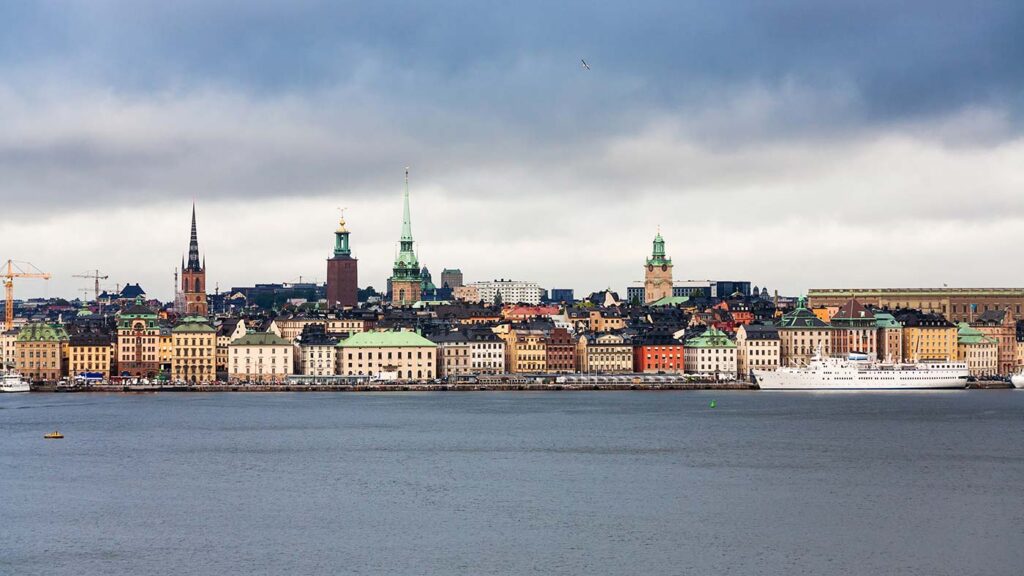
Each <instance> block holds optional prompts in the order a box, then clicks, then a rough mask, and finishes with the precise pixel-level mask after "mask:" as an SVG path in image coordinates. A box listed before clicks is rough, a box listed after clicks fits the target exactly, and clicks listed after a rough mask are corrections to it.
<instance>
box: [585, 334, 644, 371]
mask: <svg viewBox="0 0 1024 576" xmlns="http://www.w3.org/2000/svg"><path fill="white" fill-rule="evenodd" d="M576 362H577V366H576V369H577V371H578V372H582V373H588V374H624V373H627V372H632V371H633V346H632V345H631V344H630V343H628V342H626V341H625V339H624V338H623V337H622V336H619V335H618V334H584V335H582V336H580V337H579V339H578V340H577V341H576Z"/></svg>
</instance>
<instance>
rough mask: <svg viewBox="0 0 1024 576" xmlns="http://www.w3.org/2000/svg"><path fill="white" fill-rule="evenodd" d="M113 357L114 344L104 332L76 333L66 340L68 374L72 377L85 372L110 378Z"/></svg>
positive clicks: (106, 378) (105, 378)
mask: <svg viewBox="0 0 1024 576" xmlns="http://www.w3.org/2000/svg"><path fill="white" fill-rule="evenodd" d="M113 359H114V345H113V341H112V340H111V338H110V336H107V335H104V334H92V333H86V334H76V335H74V336H72V337H71V338H70V340H69V341H68V376H70V377H72V378H74V377H75V376H79V375H82V374H86V373H91V374H99V375H101V377H102V378H103V379H104V380H108V379H109V378H110V368H111V364H112V361H113Z"/></svg>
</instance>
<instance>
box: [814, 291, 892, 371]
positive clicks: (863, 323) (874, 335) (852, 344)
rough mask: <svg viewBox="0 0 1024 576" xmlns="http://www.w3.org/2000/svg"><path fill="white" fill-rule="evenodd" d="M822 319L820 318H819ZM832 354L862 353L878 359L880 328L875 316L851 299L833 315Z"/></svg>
mask: <svg viewBox="0 0 1024 576" xmlns="http://www.w3.org/2000/svg"><path fill="white" fill-rule="evenodd" d="M819 319H820V317H819ZM831 323H832V354H835V355H837V356H846V355H847V354H849V353H851V352H862V353H864V354H867V355H868V356H869V357H871V358H878V327H877V326H876V324H875V314H874V312H872V311H871V310H868V309H867V308H865V307H864V305H863V304H861V303H860V302H858V301H857V300H855V299H853V298H851V299H849V300H847V301H846V302H844V303H843V305H842V306H840V307H839V309H838V310H836V311H835V313H833V314H832V318H831Z"/></svg>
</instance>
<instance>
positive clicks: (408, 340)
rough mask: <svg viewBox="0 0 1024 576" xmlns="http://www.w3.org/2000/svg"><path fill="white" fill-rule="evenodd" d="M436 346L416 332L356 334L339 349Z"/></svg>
mask: <svg viewBox="0 0 1024 576" xmlns="http://www.w3.org/2000/svg"><path fill="white" fill-rule="evenodd" d="M423 346H427V347H431V348H433V347H434V346H436V344H434V343H433V342H431V341H430V340H427V339H426V338H424V337H423V336H420V335H419V334H417V333H415V332H393V331H391V332H356V333H355V334H353V335H351V336H349V337H348V338H346V339H345V340H342V341H341V342H338V348H409V347H423Z"/></svg>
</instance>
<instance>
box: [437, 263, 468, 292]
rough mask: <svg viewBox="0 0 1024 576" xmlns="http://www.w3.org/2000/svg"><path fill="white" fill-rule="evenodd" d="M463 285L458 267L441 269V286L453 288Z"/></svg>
mask: <svg viewBox="0 0 1024 576" xmlns="http://www.w3.org/2000/svg"><path fill="white" fill-rule="evenodd" d="M462 285H463V280H462V270H459V269H458V268H445V269H444V270H442V271H441V287H442V288H451V289H452V290H455V289H456V288H459V287H460V286H462Z"/></svg>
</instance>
